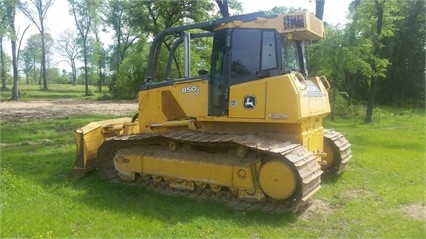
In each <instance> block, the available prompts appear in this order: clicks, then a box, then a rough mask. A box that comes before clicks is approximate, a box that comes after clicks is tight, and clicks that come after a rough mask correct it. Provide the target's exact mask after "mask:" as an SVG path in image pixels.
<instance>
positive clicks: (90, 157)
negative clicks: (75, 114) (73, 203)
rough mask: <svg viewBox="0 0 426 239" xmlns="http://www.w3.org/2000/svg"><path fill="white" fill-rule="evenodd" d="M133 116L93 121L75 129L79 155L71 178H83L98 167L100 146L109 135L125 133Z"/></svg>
mask: <svg viewBox="0 0 426 239" xmlns="http://www.w3.org/2000/svg"><path fill="white" fill-rule="evenodd" d="M131 121H132V118H128V117H126V118H118V119H110V120H103V121H96V122H91V123H89V124H87V125H85V126H83V127H81V128H78V129H76V130H75V131H74V139H75V143H76V145H77V156H76V159H75V162H74V167H73V169H72V170H71V173H70V175H69V176H70V177H71V178H81V177H83V176H84V175H85V174H86V173H88V172H89V171H91V170H93V169H95V167H96V155H97V152H98V148H99V146H100V145H101V144H102V142H104V140H105V139H106V138H108V137H112V136H116V135H120V134H122V133H123V128H124V124H125V123H130V122H131Z"/></svg>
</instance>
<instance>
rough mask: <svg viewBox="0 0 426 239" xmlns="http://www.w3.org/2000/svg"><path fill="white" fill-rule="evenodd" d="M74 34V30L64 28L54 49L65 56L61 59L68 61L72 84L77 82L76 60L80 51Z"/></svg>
mask: <svg viewBox="0 0 426 239" xmlns="http://www.w3.org/2000/svg"><path fill="white" fill-rule="evenodd" d="M75 35H76V33H75V31H73V30H71V29H67V30H65V31H64V32H63V33H62V34H61V36H60V37H59V39H58V40H57V47H56V49H57V50H58V51H59V54H60V55H61V56H62V57H64V58H65V59H64V60H62V61H64V62H66V63H68V65H70V67H71V78H72V84H73V85H76V84H77V67H76V60H77V56H78V54H79V52H80V45H79V44H78V42H77V38H76V37H75Z"/></svg>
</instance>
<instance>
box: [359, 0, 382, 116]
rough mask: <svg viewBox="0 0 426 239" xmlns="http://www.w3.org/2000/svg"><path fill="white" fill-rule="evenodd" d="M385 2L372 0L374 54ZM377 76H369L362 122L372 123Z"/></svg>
mask: <svg viewBox="0 0 426 239" xmlns="http://www.w3.org/2000/svg"><path fill="white" fill-rule="evenodd" d="M385 2H386V0H382V1H381V2H379V0H374V3H375V5H376V11H377V25H376V33H377V36H378V37H377V42H376V44H375V46H374V53H375V55H376V56H379V55H380V54H379V48H380V35H381V34H382V27H383V12H384V8H385ZM378 77H379V76H377V75H376V76H373V77H372V78H371V84H370V93H369V96H368V103H367V110H366V113H365V118H364V123H367V124H369V123H372V122H373V109H374V101H375V98H376V89H377V80H378Z"/></svg>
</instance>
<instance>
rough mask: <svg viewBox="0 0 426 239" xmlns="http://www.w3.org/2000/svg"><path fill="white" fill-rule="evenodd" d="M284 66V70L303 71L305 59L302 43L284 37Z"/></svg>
mask: <svg viewBox="0 0 426 239" xmlns="http://www.w3.org/2000/svg"><path fill="white" fill-rule="evenodd" d="M282 44H283V48H282V55H283V65H284V66H283V68H284V72H291V71H298V72H303V64H302V62H301V59H302V61H303V56H302V52H303V51H302V50H301V47H300V43H298V42H297V41H294V40H288V39H285V38H284V39H283V40H282Z"/></svg>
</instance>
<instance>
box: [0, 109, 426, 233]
mask: <svg viewBox="0 0 426 239" xmlns="http://www.w3.org/2000/svg"><path fill="white" fill-rule="evenodd" d="M381 111H382V112H381V113H382V115H381V118H380V122H379V123H375V124H373V125H365V124H360V123H359V122H356V121H343V120H336V121H334V122H330V121H327V122H326V126H327V127H328V128H334V129H336V130H338V131H341V132H344V133H345V135H346V137H347V138H348V139H349V141H350V142H351V144H352V152H353V158H352V160H351V161H350V163H349V167H348V168H347V171H346V172H345V173H344V174H343V175H342V176H340V177H338V178H335V179H327V180H324V182H323V187H322V189H321V190H320V191H319V192H318V193H317V194H316V195H315V196H314V199H315V200H320V201H321V202H324V203H325V204H327V205H329V206H330V208H328V210H325V209H324V210H319V211H317V212H316V213H314V214H313V215H312V216H311V217H310V218H307V219H305V218H302V217H300V216H298V215H295V214H292V213H288V214H283V215H269V214H264V213H260V212H241V211H235V210H232V209H229V208H228V207H226V206H224V205H223V204H222V203H220V202H211V201H195V200H191V199H186V198H182V197H172V196H166V195H161V194H158V193H155V192H151V191H149V190H146V189H144V188H139V187H134V186H129V185H122V184H115V183H105V182H102V181H101V180H100V179H99V177H98V176H97V175H96V173H92V174H89V175H88V176H86V177H84V178H82V179H79V180H71V179H69V178H68V177H67V175H68V173H69V171H70V170H71V167H72V165H73V162H74V157H75V150H76V148H75V145H74V142H73V136H72V134H71V131H72V130H73V129H74V128H77V127H78V126H82V125H84V124H86V123H88V122H91V121H94V120H101V119H105V118H108V117H107V116H87V117H85V118H82V117H70V118H63V119H57V120H42V121H38V120H34V121H28V122H5V123H2V124H1V125H0V127H1V184H0V209H1V214H0V215H1V221H0V222H1V225H0V226H1V227H0V229H1V232H0V237H1V238H4V237H14V238H15V237H18V238H22V237H25V238H64V237H67V238H75V237H83V238H95V237H96V238H135V237H138V238H149V237H155V238H312V237H315V238H317V237H323V238H348V237H358V238H424V237H425V235H426V234H425V233H426V229H425V221H422V220H418V219H414V218H411V217H409V216H407V215H404V214H403V213H402V208H403V207H405V206H410V205H423V209H424V206H425V204H426V202H425V178H424V174H425V128H424V127H425V114H424V111H423V110H412V111H411V114H403V115H399V114H396V113H397V112H400V111H403V109H398V108H385V109H382V110H381Z"/></svg>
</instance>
